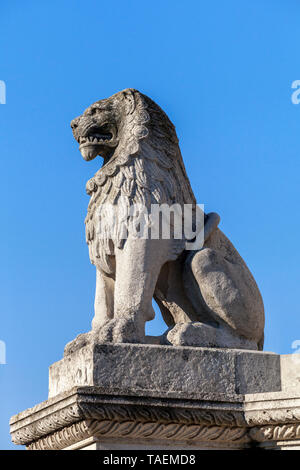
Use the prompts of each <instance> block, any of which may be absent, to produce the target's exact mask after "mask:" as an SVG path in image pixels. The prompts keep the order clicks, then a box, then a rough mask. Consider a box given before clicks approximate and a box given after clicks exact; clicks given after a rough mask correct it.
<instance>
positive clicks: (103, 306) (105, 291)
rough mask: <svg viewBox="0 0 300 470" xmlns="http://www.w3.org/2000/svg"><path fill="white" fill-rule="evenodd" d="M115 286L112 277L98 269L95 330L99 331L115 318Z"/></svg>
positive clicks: (93, 325) (93, 323)
mask: <svg viewBox="0 0 300 470" xmlns="http://www.w3.org/2000/svg"><path fill="white" fill-rule="evenodd" d="M114 284H115V281H114V279H113V278H112V277H110V276H108V275H107V274H105V273H103V272H102V271H101V270H100V269H99V268H97V277H96V292H95V304H94V306H95V315H94V318H93V321H92V328H93V330H98V329H99V328H100V327H101V326H102V325H104V324H105V323H107V322H108V321H109V320H110V319H111V318H113V316H114V287H115V286H114Z"/></svg>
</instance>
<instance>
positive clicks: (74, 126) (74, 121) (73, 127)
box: [71, 118, 78, 130]
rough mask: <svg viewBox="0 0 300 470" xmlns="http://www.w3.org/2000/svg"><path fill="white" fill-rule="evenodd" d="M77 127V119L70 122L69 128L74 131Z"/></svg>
mask: <svg viewBox="0 0 300 470" xmlns="http://www.w3.org/2000/svg"><path fill="white" fill-rule="evenodd" d="M77 127H78V118H75V119H73V121H71V128H72V129H73V130H74V129H76V128H77Z"/></svg>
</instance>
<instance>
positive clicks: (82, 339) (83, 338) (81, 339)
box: [64, 331, 94, 356]
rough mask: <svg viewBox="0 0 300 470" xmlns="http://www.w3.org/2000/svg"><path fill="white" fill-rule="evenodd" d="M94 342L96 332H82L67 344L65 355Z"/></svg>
mask: <svg viewBox="0 0 300 470" xmlns="http://www.w3.org/2000/svg"><path fill="white" fill-rule="evenodd" d="M93 342H94V334H93V332H92V331H90V332H89V333H82V334H80V335H78V336H77V337H76V338H75V339H73V341H70V342H69V343H68V344H66V346H65V349H64V356H68V355H69V354H73V353H74V352H76V351H78V350H79V349H81V348H84V347H85V346H88V345H89V344H92V343H93Z"/></svg>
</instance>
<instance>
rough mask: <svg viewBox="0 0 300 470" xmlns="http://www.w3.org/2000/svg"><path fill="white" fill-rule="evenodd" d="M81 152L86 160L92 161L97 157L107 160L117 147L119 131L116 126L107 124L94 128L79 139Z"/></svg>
mask: <svg viewBox="0 0 300 470" xmlns="http://www.w3.org/2000/svg"><path fill="white" fill-rule="evenodd" d="M78 142H79V150H80V152H81V154H82V156H83V158H84V159H85V160H92V159H93V158H95V157H96V156H97V155H102V156H103V157H104V158H105V159H106V158H107V157H108V156H109V154H110V153H111V152H112V149H113V148H114V147H116V146H117V144H118V139H117V130H116V128H115V126H113V125H109V124H106V125H104V126H101V127H95V126H93V127H92V128H90V129H89V130H88V131H87V132H86V134H85V135H83V136H80V137H79V138H78Z"/></svg>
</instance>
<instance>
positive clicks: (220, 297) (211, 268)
mask: <svg viewBox="0 0 300 470" xmlns="http://www.w3.org/2000/svg"><path fill="white" fill-rule="evenodd" d="M231 261H232V260H231ZM231 261H229V260H228V259H226V258H225V257H224V255H223V253H221V252H220V251H218V250H214V249H212V248H204V249H203V250H200V251H198V252H196V253H193V254H192V253H191V255H190V257H188V259H187V262H186V266H185V272H184V277H185V288H186V291H187V292H189V295H190V299H191V301H192V302H193V303H194V304H197V303H198V304H202V308H205V310H206V312H207V314H208V315H210V318H211V321H212V323H211V324H210V325H209V324H204V323H197V325H196V324H194V325H193V324H190V325H185V326H181V327H180V326H177V327H176V328H177V330H178V331H182V333H181V336H182V335H184V336H185V338H188V336H189V334H191V335H192V336H193V338H194V339H193V340H191V341H192V342H193V343H195V342H196V339H195V338H197V336H198V337H199V344H198V345H199V346H200V345H202V343H201V341H202V342H203V343H209V345H211V346H212V345H215V346H218V347H234V348H237V347H239V348H247V349H257V344H258V343H259V342H260V340H261V338H262V334H263V327H264V311H263V304H262V301H261V297H260V293H259V291H258V288H257V286H256V284H255V281H254V280H253V278H252V275H251V274H250V272H249V271H248V270H247V267H246V265H244V264H243V262H238V261H239V258H237V262H231ZM234 261H235V260H234ZM199 320H200V321H201V319H200V318H199ZM205 323H207V322H205ZM201 325H202V326H201ZM196 326H197V330H195V327H196ZM188 329H189V330H190V333H189V332H188ZM175 331H176V330H175ZM175 331H174V332H173V333H172V334H171V336H172V335H173V336H174V335H175ZM196 331H197V332H198V333H197V332H196ZM171 336H170V337H171ZM177 336H178V335H177ZM179 336H180V335H179ZM201 336H202V339H201ZM205 338H206V339H205ZM178 341H179V340H178V339H177V342H178ZM180 341H183V339H181V340H180ZM186 341H187V340H186ZM172 342H173V344H174V340H173V341H172ZM204 345H205V344H203V346H204Z"/></svg>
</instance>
